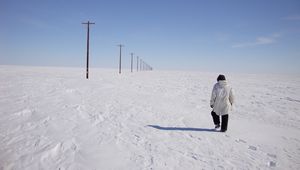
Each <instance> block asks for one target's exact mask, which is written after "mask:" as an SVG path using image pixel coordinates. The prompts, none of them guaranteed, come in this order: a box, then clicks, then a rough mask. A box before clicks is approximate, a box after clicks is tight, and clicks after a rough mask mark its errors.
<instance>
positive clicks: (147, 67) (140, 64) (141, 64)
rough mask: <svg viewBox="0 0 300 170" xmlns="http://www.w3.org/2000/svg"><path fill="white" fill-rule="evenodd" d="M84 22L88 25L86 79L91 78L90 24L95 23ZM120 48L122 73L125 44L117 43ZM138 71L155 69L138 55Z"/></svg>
mask: <svg viewBox="0 0 300 170" xmlns="http://www.w3.org/2000/svg"><path fill="white" fill-rule="evenodd" d="M82 24H85V25H87V53H86V79H88V78H89V48H90V47H89V44H90V42H89V41H90V25H91V24H95V23H93V22H90V21H88V22H84V23H82ZM117 46H118V47H119V48H120V56H119V74H121V70H122V47H124V45H123V44H118V45H117ZM130 54H131V72H133V55H134V53H130ZM136 62H137V64H136V71H137V72H138V71H139V70H140V71H149V70H153V68H152V67H151V66H150V65H148V64H147V63H146V62H144V61H143V60H142V59H141V58H139V56H136Z"/></svg>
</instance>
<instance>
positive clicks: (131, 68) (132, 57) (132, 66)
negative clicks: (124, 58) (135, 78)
mask: <svg viewBox="0 0 300 170" xmlns="http://www.w3.org/2000/svg"><path fill="white" fill-rule="evenodd" d="M130 54H131V73H132V68H133V53H130Z"/></svg>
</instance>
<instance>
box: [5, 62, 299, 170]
mask: <svg viewBox="0 0 300 170" xmlns="http://www.w3.org/2000/svg"><path fill="white" fill-rule="evenodd" d="M225 75H226V77H227V79H228V81H229V84H230V85H231V86H232V87H233V88H234V90H235V94H236V106H235V108H234V110H233V111H232V112H231V113H230V116H229V127H228V131H227V132H226V133H221V132H216V131H213V130H212V128H213V127H214V125H213V123H212V119H211V115H210V112H211V109H210V107H209V99H210V95H211V90H212V87H213V85H214V83H215V82H216V78H217V76H218V74H217V73H204V72H184V71H182V72H180V71H178V72H177V71H152V72H138V73H136V72H134V73H130V72H129V71H125V72H124V73H123V74H121V75H119V74H118V73H117V70H106V69H91V71H90V79H89V80H86V79H85V77H84V76H85V75H84V69H79V68H39V67H20V66H0V169H1V170H2V169H3V170H6V169H17V170H19V169H20V170H24V169H30V170H32V169H51V170H52V169H61V170H62V169H91V170H93V169H99V170H102V169H105V170H106V169H116V170H119V169H128V170H135V169H136V170H140V169H153V170H168V169H182V170H187V169H188V170H192V169H197V170H198V169H300V76H299V75H293V76H292V75H290V76H289V75H251V74H225Z"/></svg>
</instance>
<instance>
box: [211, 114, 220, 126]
mask: <svg viewBox="0 0 300 170" xmlns="http://www.w3.org/2000/svg"><path fill="white" fill-rule="evenodd" d="M211 116H212V118H213V121H214V124H215V125H216V127H217V126H219V127H220V116H219V115H217V114H216V113H215V112H214V111H212V112H211Z"/></svg>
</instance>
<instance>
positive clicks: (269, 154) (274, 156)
mask: <svg viewBox="0 0 300 170" xmlns="http://www.w3.org/2000/svg"><path fill="white" fill-rule="evenodd" d="M267 155H268V156H269V157H271V158H277V155H275V154H271V153H267Z"/></svg>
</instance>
